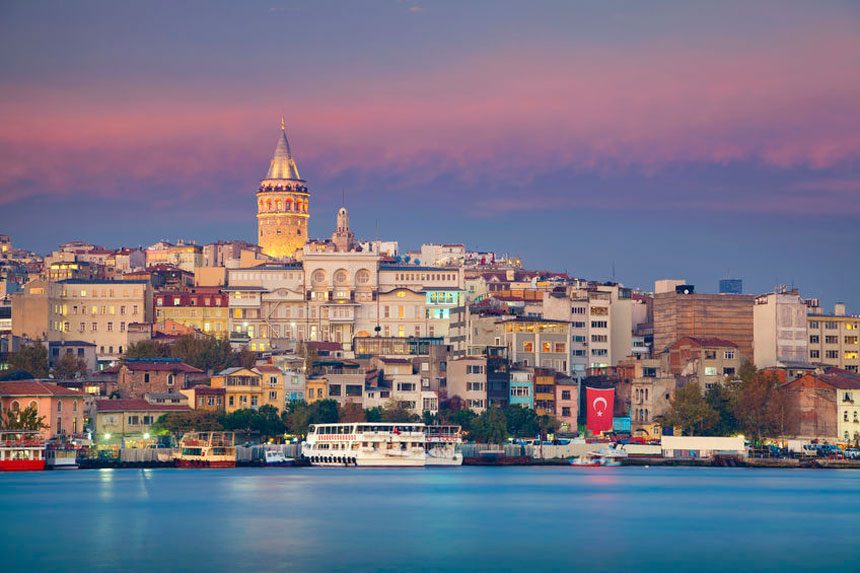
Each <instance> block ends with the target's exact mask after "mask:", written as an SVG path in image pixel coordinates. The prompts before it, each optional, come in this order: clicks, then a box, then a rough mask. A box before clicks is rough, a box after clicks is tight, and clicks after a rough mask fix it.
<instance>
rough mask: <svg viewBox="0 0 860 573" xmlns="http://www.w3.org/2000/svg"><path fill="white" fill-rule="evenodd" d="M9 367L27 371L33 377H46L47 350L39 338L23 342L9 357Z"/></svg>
mask: <svg viewBox="0 0 860 573" xmlns="http://www.w3.org/2000/svg"><path fill="white" fill-rule="evenodd" d="M9 368H10V369H12V370H24V371H26V372H29V373H30V374H31V375H32V377H33V378H47V377H48V350H47V349H46V348H45V345H44V344H42V342H41V341H39V340H37V341H35V342H31V343H29V344H25V345H23V346H21V348H19V349H18V352H15V353H13V354H12V355H11V356H10V357H9Z"/></svg>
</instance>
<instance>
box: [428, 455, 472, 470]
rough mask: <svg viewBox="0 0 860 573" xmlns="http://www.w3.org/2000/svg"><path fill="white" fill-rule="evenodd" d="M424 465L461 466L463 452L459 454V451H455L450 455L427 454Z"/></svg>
mask: <svg viewBox="0 0 860 573" xmlns="http://www.w3.org/2000/svg"><path fill="white" fill-rule="evenodd" d="M424 465H426V466H436V467H445V466H462V465H463V454H461V453H460V452H457V453H456V454H454V455H453V456H452V457H445V456H432V455H430V454H428V455H427V457H426V458H425V460H424Z"/></svg>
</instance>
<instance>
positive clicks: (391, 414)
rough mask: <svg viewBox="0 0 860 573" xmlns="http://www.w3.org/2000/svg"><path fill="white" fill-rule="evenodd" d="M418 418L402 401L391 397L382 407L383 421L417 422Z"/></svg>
mask: <svg viewBox="0 0 860 573" xmlns="http://www.w3.org/2000/svg"><path fill="white" fill-rule="evenodd" d="M420 419H421V417H420V416H419V415H418V414H413V413H412V411H411V410H409V409H408V408H405V407H404V406H403V404H402V403H400V402H398V401H396V400H393V399H392V400H389V401H388V402H386V404H385V406H383V407H382V421H383V422H417V421H418V420H420Z"/></svg>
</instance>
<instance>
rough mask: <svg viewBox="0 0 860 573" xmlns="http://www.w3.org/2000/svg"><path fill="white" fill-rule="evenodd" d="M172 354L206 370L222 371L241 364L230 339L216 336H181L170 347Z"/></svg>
mask: <svg viewBox="0 0 860 573" xmlns="http://www.w3.org/2000/svg"><path fill="white" fill-rule="evenodd" d="M170 355H171V356H173V357H174V358H179V359H181V360H182V361H183V362H185V363H186V364H189V365H191V366H193V367H195V368H199V369H200V370H203V371H204V372H220V371H221V370H224V369H225V368H230V367H231V366H238V365H239V354H238V353H237V352H235V351H234V350H233V348H232V347H231V346H230V341H229V340H227V339H226V338H215V337H214V336H195V335H187V336H180V337H179V338H177V339H176V342H174V343H173V346H172V347H171V348H170ZM253 365H254V364H253V362H252V363H251V366H252V367H253Z"/></svg>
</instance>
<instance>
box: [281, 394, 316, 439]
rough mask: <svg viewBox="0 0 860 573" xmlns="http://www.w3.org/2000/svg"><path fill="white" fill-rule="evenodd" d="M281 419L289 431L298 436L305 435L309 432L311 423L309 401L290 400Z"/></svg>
mask: <svg viewBox="0 0 860 573" xmlns="http://www.w3.org/2000/svg"><path fill="white" fill-rule="evenodd" d="M281 419H282V420H283V421H284V425H285V426H286V428H287V432H289V433H291V434H295V435H296V436H304V435H307V433H308V426H309V425H310V424H311V407H310V404H308V403H307V402H290V403H289V404H288V405H287V409H286V411H285V412H284V413H283V414H281Z"/></svg>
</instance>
